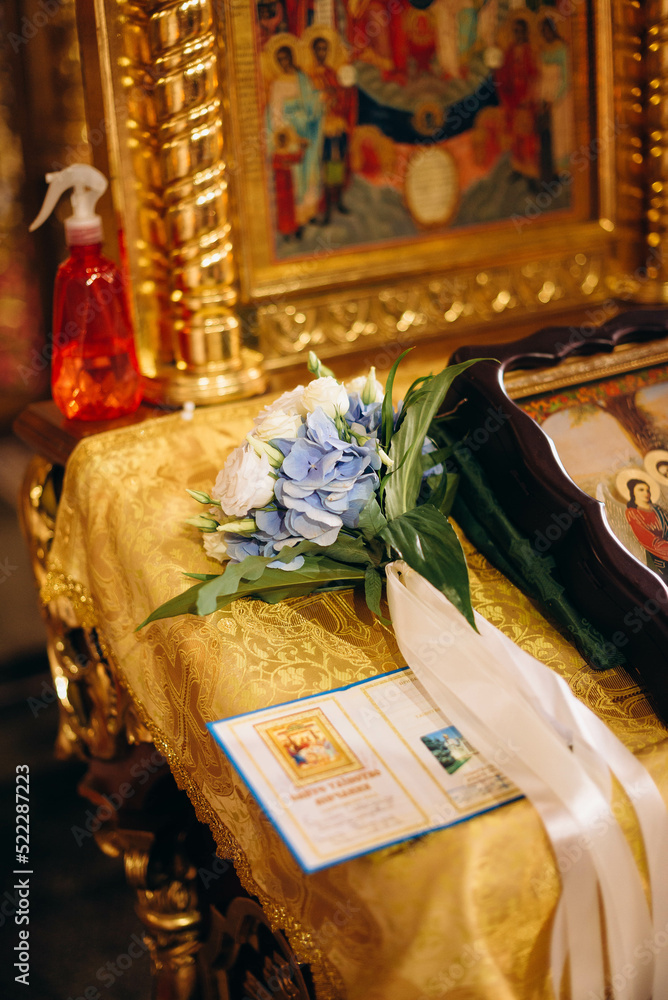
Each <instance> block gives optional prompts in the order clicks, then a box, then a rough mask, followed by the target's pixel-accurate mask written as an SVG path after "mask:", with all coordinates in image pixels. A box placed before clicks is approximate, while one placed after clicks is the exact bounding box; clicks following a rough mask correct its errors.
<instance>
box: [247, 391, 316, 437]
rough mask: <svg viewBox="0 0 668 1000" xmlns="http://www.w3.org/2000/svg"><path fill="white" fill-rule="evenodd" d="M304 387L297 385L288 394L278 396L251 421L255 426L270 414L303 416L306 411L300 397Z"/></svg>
mask: <svg viewBox="0 0 668 1000" xmlns="http://www.w3.org/2000/svg"><path fill="white" fill-rule="evenodd" d="M304 391H305V390H304V386H303V385H298V386H297V387H296V388H295V389H291V390H290V392H284V393H283V395H281V396H279V397H278V399H276V400H275V401H274V402H273V403H270V404H269V406H265V407H264V409H263V410H260V412H259V413H258V415H257V417H256V418H255V420H254V421H253V423H254V424H255V426H256V427H257V425H258V424H260V423H262V421H263V420H264V419H265V418H266V417H268V416H269V414H272V413H297V414H299V415H300V416H302V417H303V416H304V414H305V413H306V410H305V409H304V406H303V404H302V397H303V395H304Z"/></svg>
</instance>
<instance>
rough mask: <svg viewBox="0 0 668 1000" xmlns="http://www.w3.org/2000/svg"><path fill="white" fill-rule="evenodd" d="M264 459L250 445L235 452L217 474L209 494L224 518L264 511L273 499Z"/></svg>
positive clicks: (268, 468)
mask: <svg viewBox="0 0 668 1000" xmlns="http://www.w3.org/2000/svg"><path fill="white" fill-rule="evenodd" d="M270 472H271V466H270V464H269V459H268V458H267V456H266V455H258V454H257V453H256V452H255V451H253V449H252V448H251V447H250V445H247V444H246V445H242V446H241V447H239V448H235V449H234V451H233V452H232V454H231V455H230V457H229V458H228V460H227V461H226V462H225V465H224V466H223V468H222V469H221V470H220V472H219V473H218V476H217V478H216V485H215V486H214V488H213V489H212V490H211V496H212V497H213V499H214V500H220V506H221V508H222V510H223V513H224V514H227V515H228V516H230V517H243V516H244V515H245V514H247V513H248V511H249V510H251V508H253V507H264V505H265V504H267V503H269V501H270V500H272V499H273V496H274V483H275V480H274V478H273V476H271V475H270Z"/></svg>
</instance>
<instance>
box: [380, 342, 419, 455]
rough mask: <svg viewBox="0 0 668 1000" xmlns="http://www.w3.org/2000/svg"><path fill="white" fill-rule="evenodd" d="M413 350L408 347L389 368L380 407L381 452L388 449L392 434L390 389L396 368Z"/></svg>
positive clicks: (392, 413) (392, 409)
mask: <svg viewBox="0 0 668 1000" xmlns="http://www.w3.org/2000/svg"><path fill="white" fill-rule="evenodd" d="M412 350H413V348H412V347H409V348H408V350H406V351H404V353H403V354H400V355H399V357H398V358H397V360H396V361H395V362H394V364H393V365H392V367H391V368H390V372H389V375H388V376H387V380H386V382H385V395H384V396H383V405H382V407H381V428H382V432H383V444H382V448H383V451H387V449H388V448H389V447H390V441H391V440H392V434H393V432H394V408H393V406H392V387H393V385H394V376H395V375H396V374H397V368H398V367H399V365H400V363H401V361H402V360H403V359H404V358H405V357H406V355H407V354H409V353H410V351H412Z"/></svg>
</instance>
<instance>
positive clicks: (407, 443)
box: [384, 359, 478, 520]
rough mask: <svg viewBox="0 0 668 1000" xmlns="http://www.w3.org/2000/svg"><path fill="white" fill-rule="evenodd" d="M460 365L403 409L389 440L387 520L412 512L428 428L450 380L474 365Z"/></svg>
mask: <svg viewBox="0 0 668 1000" xmlns="http://www.w3.org/2000/svg"><path fill="white" fill-rule="evenodd" d="M476 360H478V359H474V360H472V361H464V362H462V363H461V364H459V365H450V366H449V367H448V368H445V369H444V370H443V371H442V372H441V373H440V374H439V375H436V376H434V378H433V379H432V380H431V382H430V383H429V391H428V392H426V393H425V394H424V395H423V396H421V397H420V399H418V400H417V401H416V402H415V403H413V404H412V405H411V406H410V407H408V408H407V411H406V415H405V417H404V420H403V423H402V424H401V427H400V428H399V430H398V431H397V432H396V434H395V435H394V437H393V438H392V443H391V446H390V458H391V459H393V460H394V463H395V472H394V474H393V475H392V476H390V477H388V481H387V486H386V487H385V497H384V499H385V514H386V516H387V517H388V519H390V520H392V519H393V518H396V517H399V515H400V514H405V513H406V511H408V510H412V509H413V507H415V504H416V503H417V498H418V494H419V492H420V486H421V484H422V445H423V443H424V439H425V437H426V435H427V432H428V430H429V425H430V423H431V421H432V420H433V418H434V416H435V415H436V413H437V411H438V408H439V406H440V405H441V403H442V402H443V399H444V398H445V394H446V393H447V391H448V389H449V388H450V386H451V384H452V382H453V381H454V379H455V378H456V377H457V376H458V375H460V374H461V373H462V372H463V371H465V370H466V369H467V368H469V367H470V366H471V365H474V364H475V363H476Z"/></svg>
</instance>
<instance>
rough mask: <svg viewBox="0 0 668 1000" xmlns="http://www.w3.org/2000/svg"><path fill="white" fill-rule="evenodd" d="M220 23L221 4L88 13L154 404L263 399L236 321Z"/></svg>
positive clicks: (105, 5) (194, 0) (258, 363)
mask: <svg viewBox="0 0 668 1000" xmlns="http://www.w3.org/2000/svg"><path fill="white" fill-rule="evenodd" d="M214 13H215V12H214V10H213V5H212V2H211V0H182V2H174V0H161V2H155V0H154V2H150V3H137V2H126V3H123V4H118V3H115V2H114V0H95V3H94V10H93V5H92V4H90V3H86V2H79V6H78V19H79V30H80V34H81V38H82V47H83V63H84V82H85V84H86V85H87V88H88V95H87V96H88V102H89V110H88V115H89V119H90V116H91V113H92V108H93V106H94V105H95V103H96V102H97V104H98V106H99V105H100V103H102V105H103V107H104V114H105V120H106V121H107V122H108V123H109V129H108V150H109V169H110V171H111V174H112V179H113V182H114V196H115V204H116V210H117V215H118V218H119V221H120V222H121V223H122V234H121V246H122V247H123V248H124V251H125V254H126V259H127V263H128V267H129V272H130V277H131V282H132V292H133V296H134V304H135V323H136V328H137V336H138V347H139V356H140V364H141V366H142V370H143V372H144V374H145V375H147V376H148V394H149V396H151V397H153V398H156V399H163V400H167V401H168V402H183V401H184V400H194V401H195V402H210V401H214V400H216V399H219V398H221V397H237V396H244V395H252V394H253V393H256V392H260V391H262V390H263V389H264V387H265V380H264V375H263V372H262V358H261V356H260V355H259V354H257V353H256V352H254V351H251V350H249V349H247V348H246V347H245V346H244V345H243V343H242V333H241V324H240V319H239V316H238V312H237V305H238V297H239V292H238V272H237V264H236V257H235V252H234V245H233V240H232V210H231V207H230V200H229V197H228V177H227V174H228V164H227V159H226V158H227V155H228V154H227V148H226V131H227V127H226V120H227V113H228V112H227V108H226V106H225V100H224V96H223V97H221V95H224V93H225V87H224V86H222V87H221V86H220V65H221V60H222V57H221V54H220V47H221V44H223V43H224V38H221V35H222V28H221V26H219V25H218V24H217V22H216V18H215V16H214ZM93 48H95V52H94V53H93V54H91V53H92V49H93ZM98 60H99V66H101V69H102V74H101V77H102V80H101V82H102V92H101V94H100V93H99V89H100V88H99V77H100V70H99V68H98V65H97V61H98ZM96 85H97V91H98V93H97V94H96ZM129 179H132V181H133V182H134V183H129Z"/></svg>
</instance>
